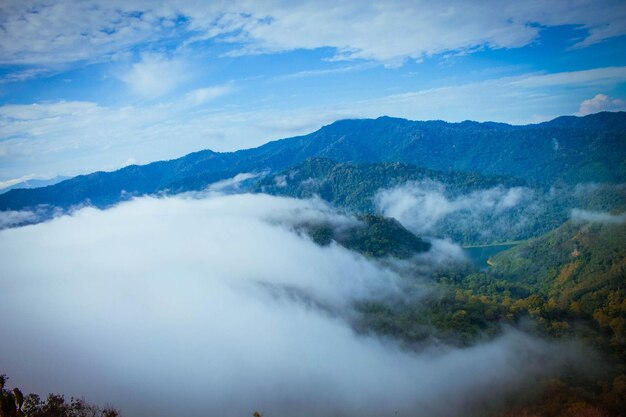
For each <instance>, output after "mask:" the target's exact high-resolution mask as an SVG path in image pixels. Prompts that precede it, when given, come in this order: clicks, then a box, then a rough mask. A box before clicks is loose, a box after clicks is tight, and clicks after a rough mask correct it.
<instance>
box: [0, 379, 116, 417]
mask: <svg viewBox="0 0 626 417" xmlns="http://www.w3.org/2000/svg"><path fill="white" fill-rule="evenodd" d="M7 380H8V378H7V376H6V375H0V417H117V416H119V415H120V414H119V411H117V410H116V409H114V408H112V407H109V406H107V407H105V408H103V409H101V408H99V407H97V406H95V405H93V404H89V403H87V402H85V401H84V400H82V399H77V398H72V399H70V401H69V402H68V401H66V400H65V398H64V397H63V396H62V395H56V394H50V395H48V398H46V400H45V401H42V400H41V399H40V398H39V396H38V395H36V394H29V395H27V396H24V395H23V394H22V392H21V391H20V390H19V389H18V388H13V390H9V389H7V388H5V385H6V382H7Z"/></svg>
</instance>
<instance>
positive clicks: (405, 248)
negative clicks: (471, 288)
mask: <svg viewBox="0 0 626 417" xmlns="http://www.w3.org/2000/svg"><path fill="white" fill-rule="evenodd" d="M358 219H359V220H360V222H361V223H360V224H357V225H354V226H352V227H348V228H336V227H333V226H332V225H331V224H328V223H316V224H305V225H302V228H303V229H304V231H305V232H306V233H307V234H308V235H309V236H310V237H311V239H313V241H314V242H316V243H317V244H319V245H322V246H326V245H329V244H330V243H331V242H332V241H335V242H337V243H338V244H340V245H341V246H344V247H346V248H348V249H351V250H354V251H356V252H359V253H361V254H362V255H365V256H369V257H374V258H385V257H389V256H393V257H395V258H399V259H406V258H410V257H411V256H413V255H415V254H416V253H419V252H425V251H427V250H428V249H429V248H430V244H429V243H427V242H425V241H423V240H422V239H421V238H419V237H417V236H415V235H414V234H413V233H411V232H409V231H408V230H406V229H405V228H404V227H403V226H402V225H401V224H400V223H399V222H398V221H397V220H395V219H390V218H386V217H382V216H376V215H371V214H365V215H361V216H359V217H358Z"/></svg>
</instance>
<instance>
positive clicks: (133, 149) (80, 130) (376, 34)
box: [0, 0, 626, 188]
mask: <svg viewBox="0 0 626 417" xmlns="http://www.w3.org/2000/svg"><path fill="white" fill-rule="evenodd" d="M624 109H626V5H625V4H624V2H623V1H622V0H616V1H610V0H606V1H604V0H596V1H592V0H571V1H546V0H528V1H524V2H518V1H515V2H514V1H510V2H507V1H501V0H498V1H496V0H484V1H457V0H442V1H437V2H428V1H401V0H398V1H389V2H367V1H362V0H354V1H351V0H344V1H341V2H336V1H325V0H320V1H300V2H299V1H293V0H292V1H285V0H272V1H270V0H268V1H263V0H255V1H228V2H221V1H182V0H172V1H166V2H159V1H147V0H146V1H132V0H126V1H117V0H107V1H105V0H87V1H81V2H77V1H73V0H57V1H55V2H40V1H23V0H22V1H15V0H4V1H3V2H2V3H0V188H3V187H6V186H9V185H11V184H13V183H15V182H17V181H19V180H20V179H27V178H49V177H53V176H56V175H76V174H80V173H86V172H91V171H95V170H112V169H116V168H119V167H122V166H124V165H127V164H130V163H147V162H150V161H153V160H158V159H171V158H175V157H178V156H182V155H184V154H186V153H188V152H192V151H196V150H200V149H207V148H208V149H213V150H216V151H230V150H236V149H241V148H247V147H253V146H258V145H260V144H262V143H265V142H267V141H269V140H273V139H278V138H282V137H288V136H293V135H297V134H303V133H308V132H310V131H313V130H315V129H317V128H319V127H321V126H322V125H324V124H328V123H330V122H332V121H334V120H337V119H342V118H356V117H378V116H381V115H390V116H397V117H404V118H408V119H414V120H428V119H443V120H448V121H462V120H466V119H472V120H479V121H484V120H495V121H503V122H509V123H515V124H521V123H533V122H540V121H544V120H548V119H551V118H553V117H556V116H560V115H564V114H576V115H585V114H589V113H594V112H597V111H602V110H613V111H614V110H624Z"/></svg>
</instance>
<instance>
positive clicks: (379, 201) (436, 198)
mask: <svg viewBox="0 0 626 417" xmlns="http://www.w3.org/2000/svg"><path fill="white" fill-rule="evenodd" d="M531 193H532V191H531V190H530V189H528V188H523V187H513V188H504V187H500V186H499V187H494V188H489V189H485V190H478V191H473V192H471V193H469V194H464V195H459V196H455V197H451V196H449V195H448V192H447V191H446V187H445V185H444V184H442V183H440V182H436V181H432V180H425V181H419V182H407V183H405V184H403V185H401V186H398V187H394V188H391V189H389V190H381V191H379V192H378V193H377V194H376V196H375V197H374V201H375V204H376V207H377V209H378V210H379V211H380V212H381V213H383V214H384V215H385V216H389V217H393V218H395V219H397V220H398V221H399V222H401V223H402V224H403V225H405V226H406V227H409V228H410V229H411V230H414V231H416V232H418V233H420V234H421V233H429V232H432V231H433V229H434V228H435V227H436V225H437V223H438V222H440V221H441V220H443V219H445V218H446V217H448V216H450V215H451V214H454V213H459V212H462V213H463V216H464V217H466V218H467V219H468V220H469V219H470V218H472V217H476V216H478V215H481V214H483V213H492V214H500V213H502V212H505V211H507V210H509V209H511V208H513V207H515V206H517V205H518V204H520V202H522V201H523V200H527V199H529V198H530V197H531V196H530V194H531Z"/></svg>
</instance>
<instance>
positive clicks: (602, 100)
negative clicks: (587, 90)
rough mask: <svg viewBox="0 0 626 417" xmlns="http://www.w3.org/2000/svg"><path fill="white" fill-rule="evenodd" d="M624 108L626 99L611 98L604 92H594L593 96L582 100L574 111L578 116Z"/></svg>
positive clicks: (625, 108) (625, 107)
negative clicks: (576, 110)
mask: <svg viewBox="0 0 626 417" xmlns="http://www.w3.org/2000/svg"><path fill="white" fill-rule="evenodd" d="M616 110H626V101H624V100H621V99H619V98H611V97H609V96H607V95H606V94H596V96H595V97H594V98H590V99H588V100H584V101H583V102H582V103H580V108H579V109H578V112H577V113H576V114H577V115H579V116H586V115H588V114H592V113H598V112H601V111H616Z"/></svg>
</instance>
